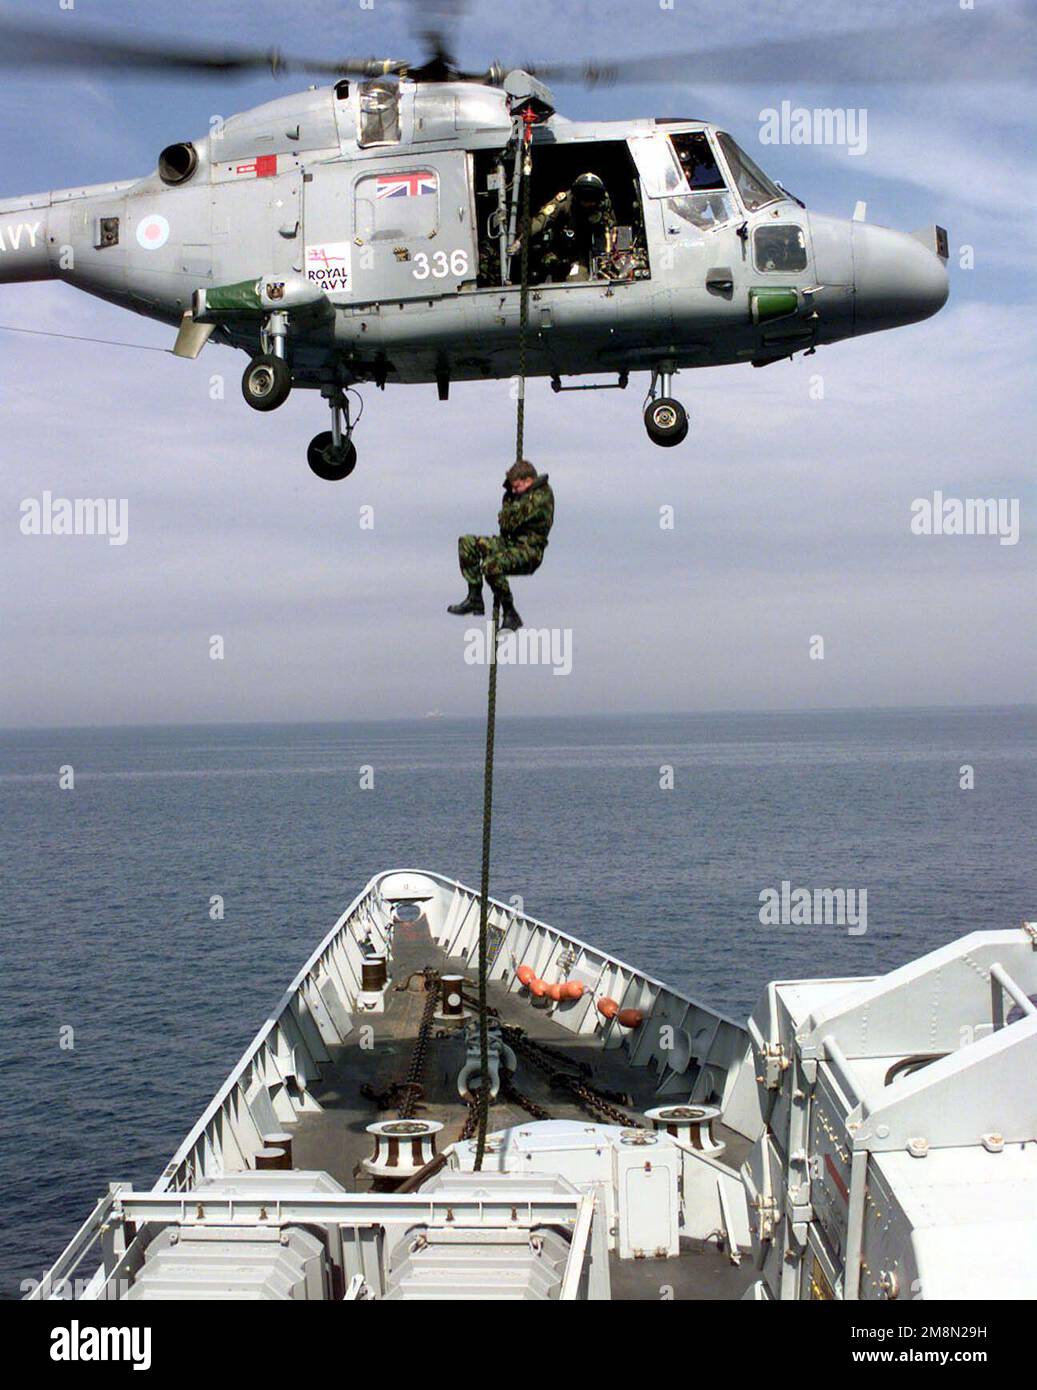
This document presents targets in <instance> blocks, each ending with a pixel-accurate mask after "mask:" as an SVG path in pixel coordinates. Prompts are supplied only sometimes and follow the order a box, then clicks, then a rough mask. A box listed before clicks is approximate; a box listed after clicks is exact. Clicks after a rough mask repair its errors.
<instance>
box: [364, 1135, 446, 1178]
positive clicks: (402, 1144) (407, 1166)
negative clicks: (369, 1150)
mask: <svg viewBox="0 0 1037 1390" xmlns="http://www.w3.org/2000/svg"><path fill="white" fill-rule="evenodd" d="M442 1128H443V1126H442V1125H441V1124H440V1123H439V1121H438V1120H377V1121H375V1123H374V1124H372V1125H368V1126H367V1133H368V1134H373V1135H374V1153H373V1154H372V1155H371V1157H370V1158H365V1159H364V1160H363V1166H364V1169H365V1170H366V1171H367V1172H368V1173H370V1174H371V1176H372V1177H373V1178H381V1179H382V1180H383V1181H384V1180H387V1179H388V1180H393V1181H399V1182H403V1181H404V1180H405V1179H407V1178H411V1177H413V1176H414V1174H415V1173H418V1172H420V1171H421V1169H422V1168H424V1167H425V1165H426V1164H428V1163H431V1162H432V1160H433V1159H434V1158H435V1157H436V1135H437V1134H438V1133H439V1131H440V1130H441V1129H442Z"/></svg>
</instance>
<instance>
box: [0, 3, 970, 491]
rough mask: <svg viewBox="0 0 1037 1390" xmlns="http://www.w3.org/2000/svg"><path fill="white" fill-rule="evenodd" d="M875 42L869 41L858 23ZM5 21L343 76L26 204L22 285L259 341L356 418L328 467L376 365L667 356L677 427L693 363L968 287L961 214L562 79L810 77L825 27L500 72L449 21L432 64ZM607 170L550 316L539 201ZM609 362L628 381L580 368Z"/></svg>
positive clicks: (925, 307) (654, 386)
mask: <svg viewBox="0 0 1037 1390" xmlns="http://www.w3.org/2000/svg"><path fill="white" fill-rule="evenodd" d="M855 37H856V38H859V39H861V44H863V48H862V47H861V46H860V45H858V46H857V47H856V48H855V47H854V45H853V44H852V43H849V42H847V41H848V40H849V39H853V38H855ZM0 39H2V40H3V41H4V42H3V44H2V45H0V47H2V48H3V50H4V53H5V55H6V56H5V58H4V59H3V61H6V62H14V63H17V64H19V65H20V66H21V67H25V66H32V65H33V64H36V65H39V66H44V65H46V66H51V67H54V66H58V67H60V66H66V67H73V66H74V67H79V66H83V65H100V66H108V67H112V68H115V69H117V70H121V69H124V68H129V67H133V68H139V67H145V68H150V69H154V70H156V71H158V72H160V73H163V72H187V73H195V72H199V73H209V74H213V73H217V74H229V75H233V74H235V73H240V72H248V71H255V70H263V69H269V70H270V71H271V72H272V73H273V74H274V75H281V74H282V73H284V72H287V71H292V70H308V71H317V72H318V73H322V74H324V75H325V76H328V77H331V78H333V81H332V82H331V83H330V85H327V86H316V87H310V88H309V89H308V90H305V91H302V92H298V93H295V94H293V95H289V96H284V97H280V98H277V99H275V100H272V101H269V102H267V103H265V104H263V105H260V106H257V107H255V108H253V109H251V110H247V111H244V112H242V113H241V114H239V115H236V116H233V117H230V118H228V119H226V120H221V121H219V122H218V123H216V122H214V123H213V125H212V126H211V128H210V130H209V131H208V133H206V134H205V135H203V136H201V137H195V138H189V139H182V140H177V141H174V142H173V143H171V144H169V145H168V146H166V148H164V149H163V150H162V151H161V153H160V154H159V156H158V160H157V166H156V168H155V169H154V170H153V171H152V172H151V173H150V174H148V175H146V176H145V177H143V178H138V179H131V180H125V181H119V182H112V183H108V184H103V185H99V186H91V187H84V188H72V189H59V190H54V191H51V192H46V193H42V194H37V195H33V196H28V197H22V198H14V199H8V200H6V201H2V202H0V282H2V283H15V282H20V281H33V280H48V279H60V280H63V281H65V282H66V283H68V284H70V285H73V286H75V287H76V288H78V289H80V290H83V291H85V292H87V293H89V294H92V295H95V296H98V297H100V298H102V299H105V300H107V301H109V302H111V303H114V304H117V305H120V306H122V307H124V308H126V309H128V310H131V311H133V312H135V313H138V314H143V315H146V316H147V317H150V318H153V319H156V320H158V321H160V322H162V323H165V324H168V325H169V326H170V328H171V329H172V330H175V339H174V342H173V347H172V351H173V352H174V353H175V354H176V355H177V356H180V357H183V358H187V359H195V358H197V357H198V356H199V354H200V353H201V352H202V351H203V349H204V347H205V345H206V344H207V343H208V342H210V341H213V342H217V343H221V344H224V345H229V346H231V347H235V348H239V349H241V350H243V351H244V352H245V353H246V354H247V355H248V359H249V360H248V365H247V366H246V368H245V370H244V374H243V378H242V393H243V396H244V399H245V401H246V402H247V403H248V405H249V406H251V407H252V408H253V409H254V410H257V411H261V412H269V411H272V410H275V409H277V408H278V407H279V406H280V405H282V404H283V403H284V401H285V400H286V399H287V398H288V396H289V395H290V393H291V392H293V391H296V390H303V389H305V390H312V391H316V392H319V393H320V395H321V397H322V398H323V399H324V400H325V401H326V403H327V405H328V406H329V407H330V410H331V428H330V429H329V430H324V431H322V432H321V433H319V434H317V435H316V436H315V438H314V439H313V440H312V441H311V443H310V445H309V449H308V452H307V460H308V463H309V466H310V468H311V469H312V470H313V472H314V473H316V474H317V476H318V477H320V478H323V479H325V480H327V481H337V480H340V479H343V478H345V477H347V476H349V475H350V474H351V473H352V472H353V470H354V468H355V466H356V461H357V453H356V447H355V443H354V441H353V431H354V428H355V424H356V417H355V415H354V406H353V399H354V397H355V394H356V388H357V387H358V386H360V385H362V384H364V383H373V384H374V385H375V386H376V387H378V388H381V389H385V388H386V387H387V386H390V385H393V386H395V385H408V384H415V383H435V384H436V386H437V388H438V395H439V398H440V399H441V400H446V399H447V398H448V395H449V391H450V387H451V384H452V383H453V382H462V381H478V380H493V379H507V378H514V377H517V376H519V375H528V376H533V377H547V378H549V379H550V382H551V385H552V387H553V388H554V390H555V391H569V390H588V389H608V388H609V387H618V388H623V387H625V386H626V385H627V383H628V381H629V377H630V375H631V373H633V372H645V373H648V374H649V381H650V384H649V387H648V393H647V397H646V405H645V407H644V424H645V428H646V430H647V433H648V436H649V438H650V439H651V440H652V441H653V442H654V443H656V444H658V445H661V446H664V447H671V446H673V445H677V444H679V443H681V441H682V440H684V439H685V438H686V436H687V434H688V431H689V421H688V414H687V411H686V409H685V407H684V406H683V405H682V404H681V402H680V401H678V400H677V399H676V398H675V397H674V395H673V380H674V377H675V375H676V374H677V373H678V372H679V371H681V370H688V369H692V368H698V367H707V366H717V365H729V364H737V363H749V364H751V365H752V366H754V367H762V366H767V365H770V364H773V363H775V362H778V361H782V360H786V359H788V358H790V357H792V356H794V355H795V354H797V353H813V352H814V351H815V350H816V349H817V348H818V347H820V346H826V345H829V344H832V343H835V342H838V341H839V340H841V339H846V338H851V337H859V336H861V335H863V334H868V333H874V332H879V331H883V330H886V329H891V328H896V327H899V326H901V325H905V324H912V323H917V322H919V321H921V320H924V319H926V318H928V317H930V316H931V315H932V314H934V313H936V312H937V311H938V310H939V309H940V308H941V307H942V305H943V304H944V303H945V301H946V299H947V295H948V276H947V260H948V240H947V232H946V230H945V229H943V228H942V227H939V226H935V225H932V226H929V227H927V228H924V229H922V230H919V231H915V232H912V233H907V232H901V231H895V230H892V229H890V228H886V227H882V226H878V225H875V224H872V223H869V222H868V221H867V220H865V217H864V210H863V205H862V204H858V208H857V210H856V212H855V214H854V216H853V217H852V218H839V217H834V216H829V215H826V214H822V213H818V212H815V211H813V210H808V209H807V208H806V206H805V205H804V204H803V202H802V201H801V200H799V199H798V198H796V197H795V196H794V195H793V194H791V193H789V192H788V191H787V190H786V189H785V188H784V187H783V186H782V185H781V184H779V183H777V182H775V181H774V180H773V179H772V178H770V177H769V176H768V175H767V174H766V173H765V172H764V171H763V170H762V169H761V168H760V167H759V166H758V165H757V163H756V162H755V161H754V160H753V159H752V158H751V157H750V156H749V155H748V154H747V153H746V151H745V150H744V148H742V147H741V146H740V145H739V144H738V143H737V142H736V140H735V139H734V138H733V137H732V136H731V135H730V134H729V133H728V132H727V131H725V130H723V129H721V128H720V127H719V126H718V125H717V124H715V123H714V122H711V121H709V120H705V119H692V118H688V119H679V118H674V117H653V118H643V119H636V120H610V121H572V120H568V119H566V118H565V117H564V116H563V115H561V114H560V113H559V112H558V110H557V109H556V104H555V98H554V94H553V91H552V88H551V86H550V85H549V84H550V83H551V82H552V81H554V82H562V83H565V82H574V81H581V82H584V83H589V84H597V83H607V82H615V81H624V80H626V81H635V82H636V81H642V80H647V79H648V78H649V77H663V78H665V77H667V76H668V75H669V76H670V78H671V79H673V78H676V77H678V76H679V75H680V74H682V73H687V72H688V71H690V70H692V68H694V70H696V71H697V72H698V73H699V74H700V75H701V76H702V77H704V78H706V79H708V80H713V81H717V80H722V79H723V77H724V76H725V75H726V74H729V73H734V72H737V73H739V74H740V75H741V77H742V79H743V80H744V79H745V77H746V75H747V76H748V78H749V79H750V80H759V76H760V75H762V72H763V71H764V70H767V71H770V70H771V69H772V68H773V67H774V66H775V65H776V66H777V69H778V70H780V71H781V72H782V75H783V77H785V78H788V77H789V76H790V74H791V75H792V76H795V75H796V72H797V69H796V64H797V62H798V61H799V60H800V59H801V57H802V53H803V45H801V44H792V43H778V44H774V43H771V44H769V45H760V46H758V48H757V49H756V50H754V49H752V48H751V47H749V48H746V47H744V46H743V47H740V48H737V47H736V48H730V49H715V50H713V51H712V52H707V53H705V54H702V53H700V54H698V55H680V54H667V55H664V56H663V57H661V58H659V59H645V58H641V59H628V60H624V61H620V62H618V63H616V64H611V65H594V64H575V63H554V64H551V63H548V64H535V63H527V64H523V65H521V66H518V65H516V66H505V65H504V64H500V63H494V64H492V65H491V66H490V67H488V68H487V69H486V70H485V71H483V72H481V73H474V72H466V71H462V70H461V69H460V67H459V66H458V64H457V62H456V61H455V59H454V58H453V57H452V55H451V54H450V52H449V51H448V49H447V47H446V44H445V41H444V40H443V39H442V37H441V35H439V34H428V35H426V42H427V45H428V52H427V54H426V57H425V59H424V61H423V62H421V63H419V64H417V65H414V64H409V63H407V62H405V61H403V60H395V59H346V60H343V61H334V62H329V61H327V60H318V61H316V62H311V61H308V60H305V59H303V60H296V59H290V58H286V57H284V56H283V55H281V54H280V53H279V52H277V51H275V52H254V51H244V50H243V51H240V52H231V53H222V52H221V53H216V52H212V51H207V50H203V49H194V48H187V49H185V48H183V47H170V46H164V47H163V46H161V45H150V46H148V45H141V44H136V43H133V44H130V43H126V42H124V41H122V40H121V39H119V38H118V37H112V36H104V35H100V34H98V35H95V36H93V37H90V38H84V37H75V38H68V37H65V36H61V37H60V38H59V37H58V36H57V35H56V32H55V31H54V30H53V29H51V30H39V29H36V30H26V29H24V28H17V29H12V27H11V26H10V25H6V24H4V25H0ZM835 40H839V41H838V42H836V41H835ZM835 40H833V38H832V36H829V39H828V41H827V46H826V44H825V43H819V44H815V45H814V46H813V50H812V55H811V56H812V61H813V62H814V63H817V64H820V65H821V66H822V67H823V68H825V70H826V71H827V72H829V73H832V74H834V75H836V76H838V75H839V73H840V71H842V72H843V73H845V72H846V55H847V54H850V53H858V54H859V53H861V52H864V53H865V55H866V56H867V55H870V57H869V58H868V62H874V61H876V60H875V55H876V54H879V53H881V54H883V55H884V57H883V61H887V60H888V58H889V55H890V54H891V53H892V54H894V61H893V67H894V72H893V74H892V76H893V78H894V80H895V79H896V78H897V76H898V75H899V77H900V78H901V79H903V80H908V79H909V78H911V77H915V76H917V68H913V67H912V65H909V64H906V63H904V62H901V65H900V66H901V71H900V72H899V74H898V73H897V72H896V71H895V69H896V66H897V64H896V60H895V54H896V52H897V51H898V50H897V48H896V46H895V45H891V44H890V43H889V42H888V35H887V36H884V35H883V34H878V35H876V34H875V33H874V32H872V33H871V34H869V35H867V36H866V40H867V42H866V43H865V42H864V37H862V36H852V35H851V36H847V35H842V36H835ZM840 64H841V67H840ZM865 66H867V63H866V64H865ZM859 67H860V65H858V69H855V75H857V76H859V75H860V72H859ZM800 75H802V74H800ZM883 75H884V76H889V75H890V74H889V73H888V72H886V73H884V74H883ZM952 75H953V74H952ZM963 75H964V74H963ZM808 78H809V74H808ZM587 175H590V176H593V177H594V178H595V179H596V180H597V181H599V182H600V184H601V185H602V186H603V187H604V189H605V190H607V194H608V199H609V202H610V206H611V208H612V211H613V217H612V219H610V225H609V226H607V227H605V228H603V229H602V230H601V231H600V233H596V235H595V237H594V238H593V239H592V241H591V242H590V243H589V244H588V250H587V253H586V256H585V257H584V259H583V260H582V261H581V262H580V263H578V264H577V263H574V264H572V265H571V266H570V267H569V271H568V273H567V274H565V275H564V276H558V277H557V278H553V277H552V275H551V274H550V273H547V272H546V271H545V269H544V267H543V265H542V264H540V262H539V260H538V257H539V255H540V253H541V252H542V251H543V247H542V246H538V245H535V244H534V240H533V238H532V236H530V241H529V246H528V255H529V263H530V265H531V267H532V269H533V273H532V276H531V282H530V283H529V284H528V286H527V295H528V299H527V315H526V320H527V322H526V328H525V330H523V329H522V327H521V324H520V320H521V318H522V285H521V275H520V265H521V262H522V255H521V242H522V238H523V235H524V232H525V231H526V230H527V229H526V228H524V226H523V223H522V218H521V215H520V210H521V208H522V207H523V206H529V207H532V208H539V207H541V206H542V205H544V204H545V203H549V201H550V200H551V199H552V198H555V197H556V196H557V194H558V191H559V190H562V191H563V192H564V191H565V190H567V189H569V188H570V187H571V186H572V185H573V183H574V182H575V181H576V180H577V179H579V178H580V177H581V176H587ZM524 182H528V186H527V187H525V188H523V183H524ZM523 195H524V196H525V197H526V198H527V199H528V203H527V204H525V205H524V204H523V202H522V198H523ZM601 375H605V376H607V377H611V376H613V375H614V376H615V381H614V382H612V381H608V382H606V383H592V384H587V383H583V382H580V381H577V382H576V383H575V384H573V383H572V382H571V381H568V382H567V381H566V379H568V378H581V377H588V376H601Z"/></svg>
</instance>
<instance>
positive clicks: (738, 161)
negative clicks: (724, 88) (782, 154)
mask: <svg viewBox="0 0 1037 1390" xmlns="http://www.w3.org/2000/svg"><path fill="white" fill-rule="evenodd" d="M717 143H718V144H719V146H720V148H721V150H722V152H723V155H724V158H725V159H726V160H727V167H728V168H729V169H730V170H731V177H732V178H733V179H734V183H735V187H736V188H737V189H738V192H739V194H740V196H741V199H742V202H743V203H744V204H745V206H746V208H747V209H748V210H749V212H755V211H756V209H757V208H762V207H763V206H764V204H765V203H773V202H776V201H777V200H778V199H779V198H786V197H788V194H786V193H783V192H782V191H781V189H780V188H779V187H778V185H777V184H776V183H775V182H774V181H773V180H772V179H769V178H768V177H767V175H766V174H765V173H764V172H763V170H762V169H761V168H760V167H759V165H757V164H754V163H753V161H752V160H751V159H750V158H749V156H748V155H747V154H746V153H745V151H744V150H743V149H740V148H739V147H738V145H736V144H735V142H734V141H733V140H732V139H731V137H730V135H728V134H726V133H725V132H724V131H722V130H718V131H717Z"/></svg>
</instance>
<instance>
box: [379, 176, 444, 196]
mask: <svg viewBox="0 0 1037 1390" xmlns="http://www.w3.org/2000/svg"><path fill="white" fill-rule="evenodd" d="M435 191H436V176H435V174H434V173H433V172H432V170H431V169H413V170H409V171H408V172H407V173H404V174H379V175H378V184H377V193H378V196H379V198H421V197H424V195H425V194H426V193H435Z"/></svg>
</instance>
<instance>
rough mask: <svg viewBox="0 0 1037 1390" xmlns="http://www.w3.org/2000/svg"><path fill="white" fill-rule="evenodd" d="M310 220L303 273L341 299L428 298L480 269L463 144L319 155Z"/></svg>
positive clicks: (310, 182) (308, 198)
mask: <svg viewBox="0 0 1037 1390" xmlns="http://www.w3.org/2000/svg"><path fill="white" fill-rule="evenodd" d="M304 226H305V237H306V246H305V266H306V277H307V279H308V280H311V281H312V282H314V283H315V284H319V285H321V286H323V288H324V289H325V290H326V291H327V293H328V294H329V295H330V296H331V297H332V298H334V299H335V300H337V301H339V302H342V303H351V304H369V303H372V302H380V303H387V304H391V303H392V302H393V301H396V302H399V301H402V300H406V299H430V298H432V297H433V296H439V295H446V294H454V293H456V291H457V290H458V289H459V287H460V286H461V284H462V283H464V282H465V281H468V280H474V279H475V273H476V256H475V234H474V231H473V227H472V216H471V210H470V204H469V194H468V178H467V161H466V157H465V154H464V152H463V151H460V150H440V151H437V152H435V153H431V152H425V151H412V152H410V153H408V154H406V155H400V154H396V153H393V154H392V155H391V156H389V157H386V158H381V157H376V158H371V159H365V160H363V161H357V162H351V163H349V164H341V163H336V164H326V165H316V166H314V167H313V168H312V169H311V170H310V173H309V175H308V177H307V182H306V186H305V209H304Z"/></svg>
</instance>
